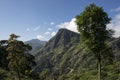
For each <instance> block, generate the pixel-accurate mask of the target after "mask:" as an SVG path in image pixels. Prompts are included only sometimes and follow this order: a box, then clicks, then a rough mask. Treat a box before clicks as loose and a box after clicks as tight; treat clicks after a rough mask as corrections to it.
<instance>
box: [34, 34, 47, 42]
mask: <svg viewBox="0 0 120 80" xmlns="http://www.w3.org/2000/svg"><path fill="white" fill-rule="evenodd" d="M36 37H37V39H39V40H42V41H47V40H48V39H47V38H45V37H44V36H42V35H37V36H36Z"/></svg>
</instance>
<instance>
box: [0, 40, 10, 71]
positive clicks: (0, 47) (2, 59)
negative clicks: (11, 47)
mask: <svg viewBox="0 0 120 80" xmlns="http://www.w3.org/2000/svg"><path fill="white" fill-rule="evenodd" d="M5 44H6V40H1V41H0V67H2V68H3V69H8V67H7V64H8V61H7V59H6V56H7V54H8V53H7V51H6V46H4V45H5Z"/></svg>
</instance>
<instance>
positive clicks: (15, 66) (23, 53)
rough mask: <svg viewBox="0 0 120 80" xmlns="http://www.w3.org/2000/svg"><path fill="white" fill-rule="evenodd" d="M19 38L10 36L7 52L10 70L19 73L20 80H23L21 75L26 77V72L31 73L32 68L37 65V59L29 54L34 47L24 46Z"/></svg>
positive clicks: (13, 35)
mask: <svg viewBox="0 0 120 80" xmlns="http://www.w3.org/2000/svg"><path fill="white" fill-rule="evenodd" d="M18 37H19V36H16V35H15V34H11V35H10V38H9V39H8V41H7V42H8V44H7V48H6V50H7V51H8V56H7V60H9V63H8V68H9V69H10V70H12V71H15V72H17V74H18V78H19V80H21V74H24V75H26V72H28V71H30V70H31V69H32V66H34V65H35V61H34V59H35V58H34V56H32V55H30V54H28V52H29V50H31V49H32V47H31V46H29V45H26V44H24V43H23V42H22V41H18V40H17V38H18Z"/></svg>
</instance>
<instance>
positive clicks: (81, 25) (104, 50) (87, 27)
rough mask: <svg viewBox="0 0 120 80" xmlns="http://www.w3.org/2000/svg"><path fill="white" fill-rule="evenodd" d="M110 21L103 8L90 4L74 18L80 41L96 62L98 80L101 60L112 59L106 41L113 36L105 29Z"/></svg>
mask: <svg viewBox="0 0 120 80" xmlns="http://www.w3.org/2000/svg"><path fill="white" fill-rule="evenodd" d="M110 20H111V18H109V17H108V14H107V13H106V12H104V10H103V8H102V7H99V6H96V5H95V4H90V5H89V6H87V7H86V8H85V10H84V11H83V12H82V13H81V14H80V15H78V16H76V24H77V28H78V31H79V32H80V37H81V41H82V43H84V44H85V46H86V47H87V48H88V49H89V50H90V51H91V53H93V54H94V56H95V58H96V59H97V61H98V80H100V79H101V60H102V59H106V58H109V59H110V57H112V54H111V52H110V49H109V48H108V47H107V45H106V40H107V39H109V38H111V37H112V34H113V31H112V30H108V29H107V28H106V25H107V24H108V23H110ZM109 52H110V53H109Z"/></svg>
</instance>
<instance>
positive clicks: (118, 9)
mask: <svg viewBox="0 0 120 80" xmlns="http://www.w3.org/2000/svg"><path fill="white" fill-rule="evenodd" d="M110 11H115V12H119V11H120V6H119V7H117V8H115V9H112V10H110Z"/></svg>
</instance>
